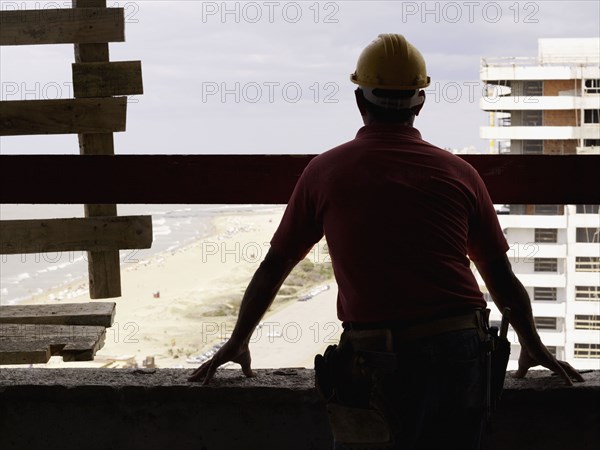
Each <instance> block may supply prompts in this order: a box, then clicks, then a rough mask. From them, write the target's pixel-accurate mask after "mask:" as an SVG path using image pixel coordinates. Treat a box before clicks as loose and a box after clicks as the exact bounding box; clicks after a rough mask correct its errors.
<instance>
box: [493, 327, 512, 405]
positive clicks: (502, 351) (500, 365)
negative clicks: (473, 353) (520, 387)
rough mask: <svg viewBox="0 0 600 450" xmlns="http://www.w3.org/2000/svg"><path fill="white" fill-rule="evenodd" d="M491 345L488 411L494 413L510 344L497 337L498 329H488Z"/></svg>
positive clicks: (502, 382)
mask: <svg viewBox="0 0 600 450" xmlns="http://www.w3.org/2000/svg"><path fill="white" fill-rule="evenodd" d="M489 333H490V337H491V343H492V350H491V351H492V362H491V376H490V389H491V395H490V401H491V405H490V409H491V411H494V410H495V409H496V407H497V406H498V402H499V401H500V397H501V396H502V389H503V388H504V378H505V376H506V367H507V366H508V359H509V357H510V342H509V341H508V340H507V339H506V338H503V337H500V336H498V329H497V328H496V327H492V328H490V329H489Z"/></svg>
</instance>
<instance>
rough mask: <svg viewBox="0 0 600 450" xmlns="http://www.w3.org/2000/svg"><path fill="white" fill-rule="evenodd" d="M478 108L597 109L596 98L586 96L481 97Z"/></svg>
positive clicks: (500, 109)
mask: <svg viewBox="0 0 600 450" xmlns="http://www.w3.org/2000/svg"><path fill="white" fill-rule="evenodd" d="M479 107H480V108H481V109H482V110H484V111H519V110H544V111H548V110H569V109H597V108H598V97H592V96H586V97H576V96H569V95H565V96H562V95H561V96H502V97H483V98H481V99H480V100H479Z"/></svg>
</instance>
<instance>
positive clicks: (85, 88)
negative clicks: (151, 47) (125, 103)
mask: <svg viewBox="0 0 600 450" xmlns="http://www.w3.org/2000/svg"><path fill="white" fill-rule="evenodd" d="M72 70H73V91H74V93H75V97H78V98H81V97H86V98H87V97H110V96H111V95H140V94H143V93H144V87H143V84H142V63H141V62H140V61H119V62H95V63H74V64H73V66H72Z"/></svg>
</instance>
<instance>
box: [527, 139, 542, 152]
mask: <svg viewBox="0 0 600 450" xmlns="http://www.w3.org/2000/svg"><path fill="white" fill-rule="evenodd" d="M542 153H544V144H543V142H542V141H540V140H535V139H532V140H527V141H523V154H524V155H541V154H542Z"/></svg>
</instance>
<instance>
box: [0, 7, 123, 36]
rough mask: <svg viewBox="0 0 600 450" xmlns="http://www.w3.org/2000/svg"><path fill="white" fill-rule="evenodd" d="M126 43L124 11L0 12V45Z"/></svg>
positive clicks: (37, 10) (119, 9)
mask: <svg viewBox="0 0 600 450" xmlns="http://www.w3.org/2000/svg"><path fill="white" fill-rule="evenodd" d="M123 41H125V14H124V9H123V8H64V9H30V10H18V11H1V12H0V45H32V44H34V45H37V44H75V43H80V44H82V43H104V42H123Z"/></svg>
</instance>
